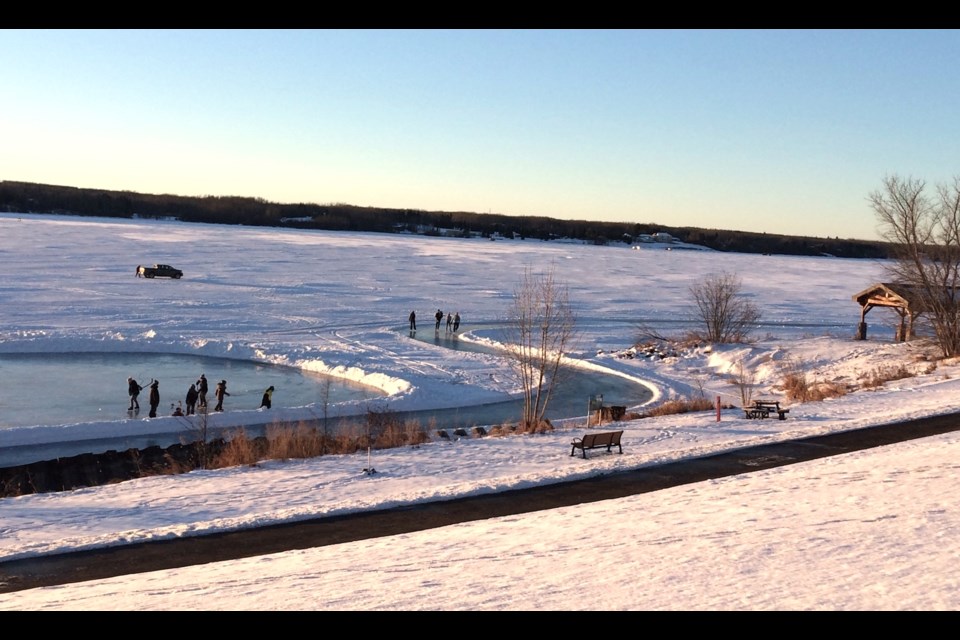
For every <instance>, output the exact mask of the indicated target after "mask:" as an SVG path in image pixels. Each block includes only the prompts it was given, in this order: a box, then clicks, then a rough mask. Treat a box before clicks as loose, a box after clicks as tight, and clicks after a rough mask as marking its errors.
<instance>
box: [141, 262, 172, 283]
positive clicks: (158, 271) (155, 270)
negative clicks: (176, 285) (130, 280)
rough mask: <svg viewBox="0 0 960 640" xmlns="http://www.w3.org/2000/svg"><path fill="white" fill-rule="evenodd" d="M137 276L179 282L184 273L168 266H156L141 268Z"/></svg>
mask: <svg viewBox="0 0 960 640" xmlns="http://www.w3.org/2000/svg"><path fill="white" fill-rule="evenodd" d="M137 275H139V276H143V277H144V278H176V279H178V280H179V279H180V278H182V277H183V271H180V269H175V268H173V267H171V266H170V265H168V264H155V265H153V266H152V267H143V266H141V267H140V269H139V273H138V274H137Z"/></svg>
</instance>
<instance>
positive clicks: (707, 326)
mask: <svg viewBox="0 0 960 640" xmlns="http://www.w3.org/2000/svg"><path fill="white" fill-rule="evenodd" d="M740 290H741V283H740V279H739V278H738V277H737V276H735V275H734V274H731V273H720V274H713V275H709V276H707V278H706V279H705V280H704V281H703V282H700V283H698V284H695V285H693V286H692V287H690V295H691V296H692V297H693V301H694V302H695V303H696V305H697V311H696V312H697V320H698V321H700V322H701V323H702V324H703V327H704V333H703V334H698V335H697V336H696V337H697V338H699V339H701V340H706V341H708V342H715V343H721V344H725V343H732V342H745V341H746V340H747V339H748V338H749V335H750V330H751V329H752V328H753V327H754V326H755V325H756V324H757V322H759V320H760V316H761V313H760V309H759V308H758V307H757V306H756V305H755V304H753V303H752V302H750V301H749V300H747V299H745V298H744V297H743V296H742V295H741V292H740Z"/></svg>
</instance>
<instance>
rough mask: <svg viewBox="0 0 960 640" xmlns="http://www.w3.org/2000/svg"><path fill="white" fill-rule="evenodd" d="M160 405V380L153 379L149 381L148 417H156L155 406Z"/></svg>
mask: <svg viewBox="0 0 960 640" xmlns="http://www.w3.org/2000/svg"><path fill="white" fill-rule="evenodd" d="M159 406H160V382H159V381H157V380H154V381H153V382H151V383H150V417H151V418H156V417H157V407H159Z"/></svg>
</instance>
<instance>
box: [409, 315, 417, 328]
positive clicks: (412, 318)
mask: <svg viewBox="0 0 960 640" xmlns="http://www.w3.org/2000/svg"><path fill="white" fill-rule="evenodd" d="M416 330H417V312H416V311H411V312H410V331H416Z"/></svg>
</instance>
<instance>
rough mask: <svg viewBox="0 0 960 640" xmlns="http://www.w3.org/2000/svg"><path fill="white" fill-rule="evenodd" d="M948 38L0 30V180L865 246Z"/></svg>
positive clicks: (910, 157)
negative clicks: (875, 204)
mask: <svg viewBox="0 0 960 640" xmlns="http://www.w3.org/2000/svg"><path fill="white" fill-rule="evenodd" d="M958 91H960V31H956V30H940V31H936V30H934V31H899V30H893V31H887V30H867V31H860V30H854V31H850V30H824V31H819V30H800V31H772V30H746V31H719V30H718V31H713V30H676V31H667V30H653V31H645V30H622V31H619V30H616V31H615V30H572V31H571V30H423V31H420V30H306V31H295V30H265V31H250V30H224V31H218V30H183V31H168V30H158V31H135V30H105V31H90V30H66V31H59V30H58V31H45V30H4V31H0V97H2V99H0V180H18V181H27V182H41V183H47V184H59V185H67V186H75V187H90V188H102V189H118V190H130V191H137V192H141V193H170V194H177V195H217V196H233V195H235V196H251V197H260V198H264V199H266V200H270V201H275V202H284V203H292V202H312V203H321V204H322V203H334V202H341V203H349V204H355V205H359V206H377V207H399V208H414V209H425V210H445V211H476V212H481V213H487V212H489V213H503V214H508V215H537V216H550V217H556V218H565V219H585V220H609V221H620V222H640V223H655V224H660V225H664V226H671V227H675V226H694V227H703V228H717V229H738V230H745V231H758V232H769V233H784V234H790V235H811V236H820V237H841V238H866V239H872V238H876V237H877V236H876V218H875V216H874V214H873V212H872V211H871V210H870V208H869V205H868V203H867V196H868V195H869V193H870V192H871V191H873V190H874V189H877V188H878V187H879V186H880V184H881V181H882V179H883V177H884V176H885V175H887V174H899V175H903V176H912V177H917V178H922V179H925V180H927V181H928V182H929V183H930V184H931V185H933V184H936V183H939V182H945V181H947V180H950V179H952V177H953V176H954V175H957V174H960V166H958V162H957V160H958V149H960V117H958V116H957V111H956V105H957V104H958V103H960V101H958V95H957V93H958Z"/></svg>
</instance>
